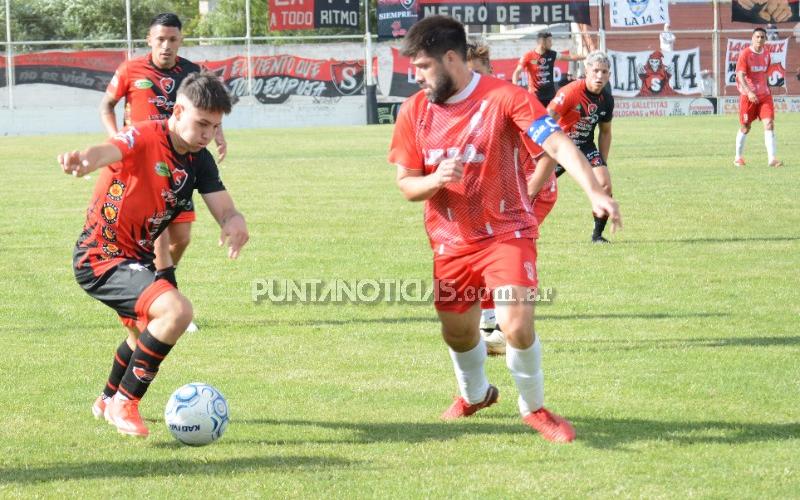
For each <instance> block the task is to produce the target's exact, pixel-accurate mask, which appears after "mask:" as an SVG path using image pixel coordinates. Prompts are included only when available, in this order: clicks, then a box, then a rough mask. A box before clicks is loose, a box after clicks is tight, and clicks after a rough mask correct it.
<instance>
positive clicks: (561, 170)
mask: <svg viewBox="0 0 800 500" xmlns="http://www.w3.org/2000/svg"><path fill="white" fill-rule="evenodd" d="M564 172H566V170H564V167H562V166H561V165H556V177H561V174H563V173H564Z"/></svg>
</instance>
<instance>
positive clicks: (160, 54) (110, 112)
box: [100, 13, 227, 329]
mask: <svg viewBox="0 0 800 500" xmlns="http://www.w3.org/2000/svg"><path fill="white" fill-rule="evenodd" d="M181 28H182V25H181V21H180V19H179V18H178V16H176V15H175V14H172V13H164V14H159V15H157V16H156V17H154V18H153V20H152V21H151V23H150V29H149V32H148V35H147V44H148V45H149V46H150V49H151V50H150V53H149V54H147V55H145V56H142V57H137V58H134V59H131V60H129V61H126V62H124V63H122V64H121V65H120V66H119V67H118V68H117V71H116V73H114V77H113V78H112V79H111V82H110V83H109V84H108V88H107V89H106V94H105V96H104V97H103V101H102V102H101V103H100V119H101V120H102V122H103V126H105V128H106V131H107V132H108V135H109V137H113V136H114V135H116V133H117V116H116V114H115V112H114V107H115V106H116V104H117V102H119V101H120V100H121V99H123V98H124V99H125V116H124V123H125V125H130V124H132V123H136V122H142V121H147V120H165V119H167V118H169V117H170V116H171V115H172V109H173V106H174V105H175V97H176V94H177V92H178V88H179V87H180V85H181V82H183V80H184V79H185V78H186V77H187V76H189V75H191V74H192V73H197V72H198V71H200V66H198V65H197V64H195V63H193V62H191V61H189V60H187V59H184V58H182V57H179V56H178V50H179V49H180V46H181V43H182V41H183V36H182V34H181ZM214 140H215V142H216V144H217V156H218V158H219V161H220V162H221V161H222V160H223V159H224V158H225V154H226V152H227V144H226V142H225V136H224V134H223V133H222V128H221V127H220V128H219V129H218V131H217V133H216V136H215V137H214ZM195 219H196V216H195V213H194V208H191V209H189V210H185V211H183V212H182V213H181V214H180V215H179V216H178V217H177V218H176V219H175V220H174V221H173V222H172V224H171V225H170V226H169V230H168V236H169V253H170V257H171V259H172V262H173V266H166V265H164V264H163V263H162V262H161V256H160V255H157V259H156V266H157V267H158V269H159V274H160V275H163V276H165V277H166V278H167V279H169V280H170V281H171V282H172V283H173V284H175V285H177V281H176V279H175V268H174V266H176V265H177V264H178V262H179V261H180V259H181V257H182V256H183V253H184V252H185V251H186V248H187V247H188V246H189V242H190V241H191V235H192V232H191V231H192V225H191V223H192V222H194V221H195ZM191 327H192V329H193V328H194V324H193V323H192V324H191Z"/></svg>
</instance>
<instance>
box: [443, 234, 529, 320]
mask: <svg viewBox="0 0 800 500" xmlns="http://www.w3.org/2000/svg"><path fill="white" fill-rule="evenodd" d="M433 279H434V292H435V297H434V306H435V307H436V309H437V310H438V311H447V312H455V313H463V312H465V311H467V310H468V309H469V308H470V307H472V306H473V305H474V304H475V302H478V301H485V299H487V298H489V297H491V293H492V291H493V290H494V289H495V288H497V287H500V286H506V285H515V286H525V287H528V288H531V289H534V290H535V289H536V287H537V286H538V285H539V279H538V276H537V275H536V241H534V240H532V239H530V238H519V239H516V238H512V239H509V240H505V241H500V242H497V243H493V244H491V245H489V246H488V247H486V248H483V249H481V250H478V251H477V252H473V253H470V254H466V255H458V256H452V255H436V256H435V257H434V258H433Z"/></svg>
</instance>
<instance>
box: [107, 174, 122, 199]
mask: <svg viewBox="0 0 800 500" xmlns="http://www.w3.org/2000/svg"><path fill="white" fill-rule="evenodd" d="M123 193H125V184H124V183H123V182H122V181H119V180H117V179H114V180H113V181H111V185H110V186H108V192H107V193H106V196H108V197H109V198H111V199H112V200H114V201H120V200H121V199H122V195H123Z"/></svg>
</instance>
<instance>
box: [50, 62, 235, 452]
mask: <svg viewBox="0 0 800 500" xmlns="http://www.w3.org/2000/svg"><path fill="white" fill-rule="evenodd" d="M230 99H231V98H230V96H229V95H228V92H227V90H226V89H225V86H224V84H223V83H222V82H220V81H219V79H218V78H217V77H216V76H215V75H213V74H211V73H193V74H191V75H189V76H187V77H186V79H184V81H183V84H182V85H181V87H180V89H179V90H178V93H177V97H176V99H175V109H174V112H173V113H172V115H171V116H170V118H169V119H168V120H156V121H144V122H138V123H134V124H132V125H131V126H129V127H125V128H123V129H122V130H121V131H120V132H119V133H117V134H116V135H115V136H114V137H113V138H111V139H109V141H108V142H107V143H105V144H102V145H98V146H93V147H90V148H88V149H86V150H84V151H72V152H67V153H64V154H61V155H59V157H58V161H59V163H60V165H61V167H62V169H63V171H64V172H65V173H67V174H71V175H76V176H78V177H81V176H84V175H86V174H88V173H90V172H92V171H94V170H97V169H99V168H102V167H107V168H103V170H102V172H101V174H100V176H99V179H98V180H97V183H96V185H95V190H94V194H93V195H92V200H91V203H90V205H89V209H88V210H87V215H86V224H85V225H84V228H83V232H82V233H81V235H80V237H79V238H78V241H77V243H76V245H75V250H74V253H73V270H74V272H75V277H76V280H77V281H78V284H80V286H81V288H83V289H84V291H86V293H88V294H89V295H90V296H91V297H93V298H95V299H97V300H99V301H101V302H102V303H104V304H106V305H107V306H109V307H111V308H112V309H114V310H115V311H116V312H117V314H118V315H119V317H120V320H121V321H122V323H123V324H124V325H125V327H126V328H127V330H128V337H127V339H126V340H124V341H123V342H122V343H121V344H120V345H119V347H118V348H117V351H116V353H115V356H114V361H113V364H112V368H111V373H110V375H109V377H108V381H107V382H106V385H105V388H104V389H103V393H102V394H101V395H100V396H99V397H98V398H97V400H96V401H95V403H94V405H93V407H92V412H93V413H94V415H95V417H96V418H100V417H101V416H103V415H105V418H106V419H107V420H108V421H109V422H110V423H112V424H113V425H115V426H116V427H117V430H118V431H119V432H120V433H123V434H128V435H133V436H141V437H146V436H147V435H148V433H149V431H148V429H147V427H146V426H145V424H144V422H143V421H142V417H141V415H140V414H139V400H140V399H141V398H142V396H144V394H145V392H146V391H147V389H148V387H149V386H150V383H151V382H152V381H153V379H154V378H155V376H156V374H157V373H158V368H159V365H160V364H161V362H162V361H163V360H164V358H165V357H166V356H167V354H168V353H169V352H170V350H171V349H172V347H173V346H174V345H175V343H176V342H177V341H178V339H179V338H180V336H181V334H182V333H183V332H184V331H185V330H186V326H187V325H188V324H189V322H190V321H191V320H192V304H191V303H190V302H189V300H188V299H187V298H186V297H184V296H183V295H182V294H181V293H180V292H178V290H177V289H176V288H175V286H174V285H173V284H172V283H171V282H170V281H168V280H166V279H158V278H157V277H156V273H155V267H154V259H155V253H156V245H157V244H159V243H160V244H162V245H163V243H162V242H163V241H164V240H161V239H159V238H158V236H159V235H160V234H161V233H162V231H164V230H165V229H166V228H167V226H168V225H169V224H170V223H171V222H172V221H173V220H174V219H175V217H177V216H178V215H179V214H180V213H181V212H182V211H184V210H186V209H187V208H189V207H191V206H192V192H193V191H194V190H195V189H197V191H198V192H199V193H200V194H201V195H202V196H203V200H204V201H205V203H206V205H207V206H208V208H209V210H210V212H211V214H212V215H213V216H214V218H215V219H216V220H217V222H218V223H219V225H220V227H221V228H222V233H221V237H220V242H221V243H222V242H224V241H225V240H227V242H228V245H229V251H228V256H229V257H230V258H233V259H235V258H236V257H237V256H238V255H239V251H240V250H241V248H242V246H243V245H244V244H245V243H246V242H247V240H248V232H247V224H246V223H245V220H244V217H243V216H242V215H241V214H240V213H239V212H238V211H237V210H236V207H235V206H234V203H233V200H232V199H231V197H230V195H229V194H228V192H227V191H226V190H225V186H224V185H223V184H222V181H221V180H220V178H219V172H218V171H217V166H216V164H215V163H214V159H213V157H212V156H211V153H209V152H208V150H207V149H206V146H207V145H208V143H209V142H210V141H211V140H212V139H213V137H214V135H215V133H216V131H217V129H219V127H220V125H221V123H222V115H223V114H227V113H230V110H231V100H230ZM161 250H164V249H163V248H162V249H161ZM162 258H163V259H165V260H166V261H167V262H168V263H169V252H168V251H167V252H166V253H164V254H163V255H162Z"/></svg>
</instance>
